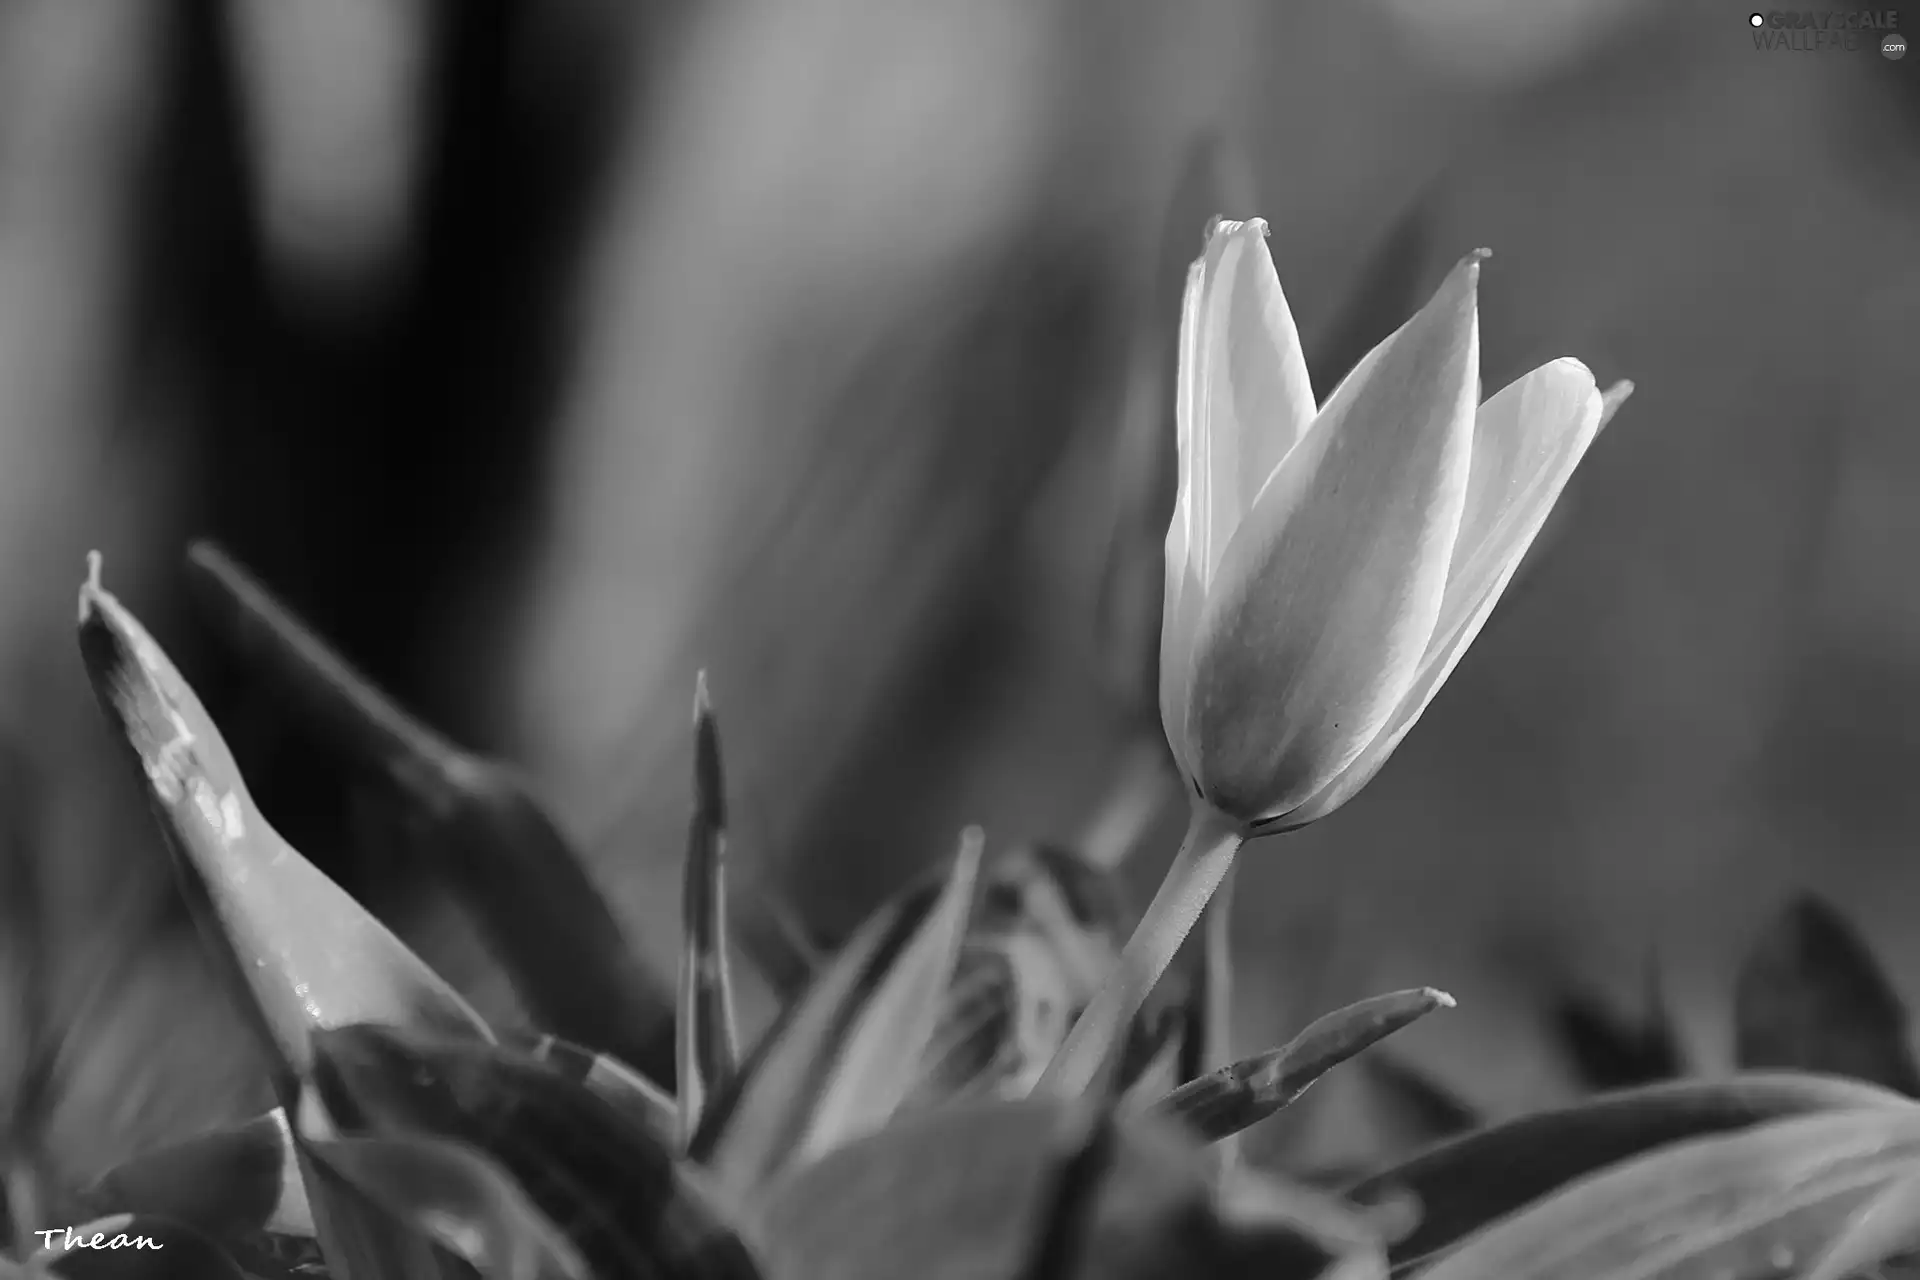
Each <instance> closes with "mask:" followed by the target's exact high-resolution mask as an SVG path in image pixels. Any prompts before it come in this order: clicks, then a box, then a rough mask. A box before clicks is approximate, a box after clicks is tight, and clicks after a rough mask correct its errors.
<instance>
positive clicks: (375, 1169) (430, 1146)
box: [309, 1134, 590, 1280]
mask: <svg viewBox="0 0 1920 1280" xmlns="http://www.w3.org/2000/svg"><path fill="white" fill-rule="evenodd" d="M309 1149H310V1150H311V1151H312V1152H313V1154H314V1156H315V1157H316V1158H317V1159H319V1160H320V1161H321V1162H322V1163H324V1164H325V1165H326V1166H327V1167H328V1168H329V1169H331V1170H333V1171H334V1172H335V1173H337V1174H339V1175H340V1176H341V1177H342V1178H344V1179H346V1180H347V1181H348V1182H350V1183H352V1184H353V1185H354V1186H355V1187H357V1188H359V1189H360V1191H362V1192H363V1193H364V1194H365V1195H366V1196H367V1197H368V1198H369V1199H371V1200H373V1201H374V1202H375V1203H376V1204H379V1205H380V1206H382V1207H383V1208H385V1209H386V1210H387V1211H389V1212H390V1213H392V1214H393V1215H394V1216H395V1217H396V1218H398V1219H399V1220H400V1221H402V1222H405V1223H407V1224H408V1225H409V1226H411V1227H413V1228H414V1230H416V1231H418V1232H420V1233H421V1234H422V1235H424V1236H427V1237H429V1238H430V1239H432V1240H433V1241H434V1242H435V1243H437V1244H439V1245H440V1246H441V1247H442V1248H444V1249H446V1250H447V1251H449V1252H451V1253H455V1254H458V1255H459V1256H461V1257H463V1258H465V1259H466V1260H467V1261H468V1262H470V1263H471V1264H473V1267H474V1269H475V1270H477V1271H479V1272H480V1274H481V1276H482V1277H484V1280H590V1274H589V1272H588V1271H587V1266H586V1263H585V1262H584V1261H582V1259H581V1257H580V1254H579V1252H578V1251H577V1250H576V1249H575V1248H574V1247H573V1245H572V1244H571V1243H570V1242H569V1241H568V1240H567V1239H566V1237H564V1236H563V1235H561V1234H560V1231H559V1229H558V1228H557V1227H555V1226H554V1225H553V1224H552V1223H551V1222H549V1221H548V1220H547V1218H546V1216H545V1215H544V1214H542V1213H541V1212H540V1210H539V1209H537V1208H535V1207H534V1205H533V1203H532V1202H531V1201H529V1200H528V1199H527V1197H526V1195H525V1193H523V1192H522V1191H521V1190H520V1188H519V1187H518V1186H516V1185H515V1184H514V1181H513V1179H512V1178H510V1177H509V1176H508V1175H507V1174H506V1172H505V1171H504V1170H502V1169H501V1168H500V1167H499V1166H498V1165H497V1164H495V1163H494V1162H493V1161H492V1160H489V1159H488V1158H487V1157H486V1156H485V1155H483V1154H481V1153H480V1152H479V1151H477V1150H475V1149H474V1148H472V1147H470V1146H467V1145H465V1144H463V1143H459V1142H454V1141H451V1140H449V1139H445V1138H435V1137H423V1136H419V1135H409V1134H399V1135H391V1136H385V1137H352V1138H334V1139H330V1140H322V1141H315V1142H311V1143H310V1144H309Z"/></svg>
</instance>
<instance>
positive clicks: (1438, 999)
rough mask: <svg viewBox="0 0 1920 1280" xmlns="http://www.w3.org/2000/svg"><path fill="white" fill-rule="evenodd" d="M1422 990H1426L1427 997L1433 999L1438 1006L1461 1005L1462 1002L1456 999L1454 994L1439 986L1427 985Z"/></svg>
mask: <svg viewBox="0 0 1920 1280" xmlns="http://www.w3.org/2000/svg"><path fill="white" fill-rule="evenodd" d="M1422 990H1424V991H1425V992H1426V994H1427V999H1429V1000H1431V1001H1433V1003H1434V1004H1435V1006H1437V1007H1438V1008H1441V1009H1457V1008H1459V1007H1460V1002H1459V1001H1458V1000H1455V999H1454V998H1453V997H1452V996H1450V995H1448V994H1447V993H1446V992H1444V991H1442V990H1441V989H1440V988H1438V987H1425V988H1422Z"/></svg>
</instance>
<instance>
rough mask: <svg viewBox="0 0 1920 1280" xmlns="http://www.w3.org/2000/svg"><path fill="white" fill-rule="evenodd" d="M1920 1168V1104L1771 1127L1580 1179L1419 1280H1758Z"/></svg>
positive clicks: (1808, 1256)
mask: <svg viewBox="0 0 1920 1280" xmlns="http://www.w3.org/2000/svg"><path fill="white" fill-rule="evenodd" d="M1916 1171H1920V1107H1900V1108H1886V1107H1870V1108H1865V1109H1853V1110H1846V1111H1827V1112H1823V1113H1819V1114H1814V1115H1804V1116H1793V1117H1789V1118H1786V1119H1780V1120H1773V1121H1769V1122H1766V1123H1763V1124H1759V1125H1756V1126H1754V1127H1752V1128H1749V1129H1745V1130H1742V1131H1739V1132H1735V1133H1722V1134H1715V1135H1712V1136H1709V1137H1702V1138H1693V1139H1689V1140H1687V1141H1685V1142H1681V1143H1677V1144H1675V1145H1672V1146H1669V1147H1665V1148H1662V1149H1660V1150H1656V1151H1652V1152H1648V1153H1646V1154H1644V1155H1640V1156H1637V1157H1635V1158H1633V1159H1630V1160H1627V1161H1624V1162H1622V1163H1620V1164H1617V1165H1614V1166H1613V1167H1611V1168H1607V1169H1605V1170H1603V1171H1601V1172H1599V1173H1596V1174H1593V1175H1591V1176H1589V1177H1586V1178H1584V1179H1581V1180H1580V1181H1578V1182H1576V1183H1574V1184H1572V1185H1570V1186H1568V1187H1566V1188H1564V1189H1563V1190H1561V1191H1560V1192H1558V1193H1556V1194H1555V1195H1552V1196H1550V1197H1548V1198H1547V1199H1545V1200H1542V1201H1540V1202H1538V1203H1536V1204H1533V1205H1531V1206H1529V1207H1528V1208H1526V1209H1524V1210H1522V1211H1521V1212H1519V1213H1517V1214H1515V1215H1514V1216H1512V1217H1510V1218H1507V1219H1505V1220H1504V1221H1501V1222H1498V1223H1495V1224H1494V1225H1492V1226H1490V1227H1488V1228H1487V1229H1485V1230H1484V1231H1481V1232H1480V1233H1478V1234H1477V1235H1474V1236H1472V1237H1469V1238H1468V1239H1467V1240H1465V1241H1463V1242H1461V1243H1460V1244H1459V1246H1458V1247H1457V1248H1455V1249H1453V1250H1451V1251H1450V1252H1448V1253H1446V1254H1445V1255H1443V1256H1442V1257H1441V1258H1440V1259H1439V1260H1438V1261H1436V1262H1434V1263H1433V1264H1432V1265H1431V1266H1429V1267H1426V1268H1423V1269H1422V1270H1421V1271H1420V1272H1419V1274H1420V1276H1421V1277H1422V1280H1482V1277H1487V1276H1499V1277H1502V1280H1532V1278H1534V1277H1547V1276H1556V1277H1559V1276H1583V1277H1584V1276H1609V1277H1616V1276H1617V1277H1621V1278H1622V1280H1628V1278H1631V1280H1692V1278H1693V1277H1707V1276H1732V1277H1734V1278H1735V1280H1749V1278H1751V1280H1760V1278H1761V1277H1772V1276H1777V1275H1780V1274H1782V1273H1785V1272H1790V1271H1791V1269H1792V1268H1794V1267H1796V1266H1801V1265H1806V1264H1807V1263H1809V1262H1811V1261H1812V1260H1814V1259H1815V1258H1817V1257H1819V1256H1820V1255H1821V1254H1823V1253H1825V1252H1826V1251H1827V1250H1828V1249H1830V1248H1831V1246H1832V1244H1833V1242H1834V1241H1835V1240H1837V1239H1839V1238H1840V1237H1842V1236H1843V1235H1844V1234H1845V1233H1846V1231H1847V1229H1848V1226H1849V1224H1850V1222H1851V1221H1852V1219H1853V1217H1854V1215H1855V1214H1857V1213H1858V1212H1859V1211H1860V1210H1861V1209H1863V1208H1865V1207H1867V1206H1869V1205H1871V1204H1872V1203H1873V1202H1874V1201H1875V1200H1877V1199H1878V1198H1879V1197H1880V1196H1881V1195H1883V1194H1884V1193H1885V1192H1886V1191H1887V1190H1888V1189H1889V1188H1890V1187H1892V1186H1894V1185H1896V1184H1897V1183H1899V1182H1901V1181H1903V1180H1905V1179H1909V1178H1912V1177H1913V1176H1914V1175H1915V1173H1916Z"/></svg>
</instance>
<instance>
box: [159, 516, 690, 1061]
mask: <svg viewBox="0 0 1920 1280" xmlns="http://www.w3.org/2000/svg"><path fill="white" fill-rule="evenodd" d="M188 568H189V571H190V572H189V581H190V582H191V584H192V586H193V587H194V590H195V596H196V598H197V599H198V600H199V601H200V603H201V604H202V606H203V607H204V609H205V612H206V613H207V614H208V616H209V617H210V618H211V619H212V620H213V622H214V623H215V624H216V626H217V628H218V629H219V631H220V633H221V634H222V635H223V636H224V637H225V638H226V640H227V642H228V643H229V644H230V645H231V646H232V647H233V649H234V650H235V652H236V653H237V654H238V655H239V656H240V658H241V660H242V661H243V662H244V663H245V664H246V665H247V667H248V668H249V670H251V671H254V672H256V673H257V674H258V675H259V676H260V677H261V678H262V679H264V680H266V681H269V682H271V686H272V687H273V688H274V689H275V690H276V691H277V692H279V693H281V694H282V695H284V696H285V697H287V698H288V699H289V700H290V701H291V702H292V704H293V705H294V706H295V707H296V708H297V709H298V711H299V713H300V723H301V724H302V725H311V726H312V727H313V728H315V729H317V730H318V731H319V732H320V733H322V734H323V735H324V736H325V738H326V740H327V741H328V742H329V743H331V744H332V745H333V746H334V747H335V748H337V749H338V750H339V751H340V752H341V753H342V754H343V755H344V756H345V757H346V758H348V759H349V760H351V761H353V762H355V763H356V764H357V765H359V766H360V767H362V768H365V769H367V770H368V771H370V772H371V773H373V774H375V775H376V776H379V777H382V778H384V779H385V780H386V782H387V783H388V785H390V786H391V787H392V788H394V789H395V791H396V792H397V793H398V795H399V796H400V797H401V798H402V799H403V800H404V801H405V802H406V803H407V806H408V808H409V810H410V817H411V819H412V821H411V829H412V834H413V836H414V838H415V839H417V840H418V841H419V843H420V845H421V847H422V848H423V849H424V850H425V851H426V852H427V853H429V854H430V855H431V856H432V857H433V858H434V862H435V867H436V869H437V870H438V871H440V872H441V873H442V874H443V875H444V876H445V878H446V880H447V882H448V883H449V884H450V885H451V886H452V888H453V889H454V891H455V892H456V893H457V894H458V895H459V897H460V900H461V902H462V904H463V905H464V906H465V907H466V909H467V910H468V911H469V912H470V913H471V914H472V916H473V918H474V920H475V922H476V923H477V924H478V925H479V927H480V930H481V932H482V933H483V934H484V935H485V936H486V939H487V941H488V943H489V944H490V946H491V948H492V950H493V953H494V954H495V955H496V956H497V957H498V958H499V960H500V962H501V964H502V966H503V967H504V968H505V969H506V971H507V975H508V977H510V978H511V979H512V981H513V984H514V987H515V989H516V990H517V991H518V992H519V993H520V995H521V997H522V999H523V1000H524V1001H525V1002H526V1005H527V1009H528V1011H529V1013H530V1014H531V1016H532V1018H533V1020H534V1021H535V1023H537V1024H538V1025H539V1026H540V1027H542V1028H543V1029H545V1030H548V1031H551V1032H553V1033H554V1034H556V1035H560V1036H565V1037H566V1038H567V1039H569V1040H573V1041H575V1042H577V1043H580V1044H584V1045H587V1046H589V1047H591V1048H594V1049H601V1050H605V1051H607V1052H610V1053H614V1054H616V1055H618V1056H619V1057H621V1058H622V1059H623V1060H625V1061H628V1062H631V1063H633V1064H635V1065H636V1066H638V1067H640V1068H641V1069H642V1070H644V1071H646V1072H647V1073H648V1074H650V1075H653V1076H655V1077H656V1078H660V1079H671V1078H672V1074H673V1057H672V1053H673V1050H672V1040H673V1000H672V996H671V995H670V994H669V993H668V992H667V990H666V988H665V985H664V984H663V983H661V982H660V981H659V980H658V979H656V978H655V977H654V976H653V975H651V974H650V973H649V972H647V970H646V969H645V968H644V967H643V966H642V965H641V964H640V963H639V961H638V959H637V958H636V957H635V956H634V954H633V952H632V950H631V949H630V948H629V947H628V946H627V943H626V939H625V938H624V936H623V935H622V933H621V931H620V926H619V923H618V922H617V921H616V920H615V919H614V916H613V913H612V910H611V909H610V908H609V907H608V905H607V902H606V899H605V897H604V896H603V895H602V894H601V893H600V891H599V890H598V889H597V888H595V886H594V884H593V880H592V878H591V877H590V876H589V875H588V873H587V870H586V868H585V866H584V865H583V864H582V862H581V860H580V858H579V856H578V855H577V854H576V853H575V852H574V851H573V849H572V848H571V847H569V845H568V843H567V840H566V838H565V837H564V836H563V835H561V833H560V830H559V828H558V826H557V825H556V824H555V823H554V821H553V819H552V818H551V817H550V816H548V814H547V813H546V811H545V810H544V809H543V808H542V807H541V806H540V804H539V802H538V801H536V800H535V799H534V797H533V796H532V794H531V793H530V792H529V791H528V789H527V787H526V785H525V783H524V782H523V781H522V780H521V779H520V778H519V777H518V776H517V775H515V774H514V773H513V772H512V771H511V770H509V769H507V768H505V767H504V766H502V765H500V764H499V763H497V762H495V761H492V760H488V759H484V758H482V757H480V756H476V755H473V754H471V753H469V752H465V751H462V750H460V749H459V748H458V747H456V746H454V745H453V744H452V743H450V742H448V741H447V740H446V739H445V738H443V737H442V736H441V735H439V734H437V733H435V732H434V731H433V730H431V729H429V728H428V727H427V726H425V725H423V724H421V723H420V722H419V721H418V720H417V719H415V718H414V717H413V716H411V715H409V714H408V713H407V712H406V711H405V710H404V709H403V708H401V707H399V706H397V705H396V704H395V703H394V702H393V701H392V700H391V699H389V698H388V697H387V696H386V695H385V694H384V693H382V692H381V691H380V690H379V689H377V688H375V687H374V686H373V685H372V684H371V683H370V682H369V681H368V680H367V679H366V678H365V677H364V676H362V675H361V674H360V673H358V672H357V671H355V670H354V669H353V668H352V667H351V666H349V665H348V664H347V662H346V661H345V660H344V659H342V658H341V657H340V655H338V654H337V653H335V652H334V651H333V650H332V649H331V648H330V647H329V646H328V645H327V644H326V643H325V642H324V641H322V640H321V639H320V638H319V637H318V636H316V635H315V634H314V633H313V632H312V631H311V630H310V629H309V628H308V627H307V626H306V625H305V624H304V623H302V622H301V621H300V620H299V619H298V618H297V617H295V616H294V615H293V614H292V612H290V611H289V610H288V609H287V608H286V607H285V606H284V605H282V604H281V603H280V602H279V601H278V600H276V599H274V598H273V596H272V595H271V594H269V593H268V592H267V590H266V589H265V588H264V587H263V586H261V585H260V583H258V582H256V581H255V580H254V579H253V578H252V577H251V575H249V574H248V573H247V572H246V570H244V569H242V568H241V567H240V566H239V565H238V564H236V563H235V562H234V561H233V560H232V558H230V557H229V556H228V555H227V554H226V553H225V552H223V551H221V550H220V549H219V548H218V547H215V546H213V545H211V544H209V543H205V542H200V543H196V544H195V545H194V546H193V548H192V550H191V551H190V552H189V555H188Z"/></svg>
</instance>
